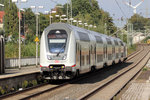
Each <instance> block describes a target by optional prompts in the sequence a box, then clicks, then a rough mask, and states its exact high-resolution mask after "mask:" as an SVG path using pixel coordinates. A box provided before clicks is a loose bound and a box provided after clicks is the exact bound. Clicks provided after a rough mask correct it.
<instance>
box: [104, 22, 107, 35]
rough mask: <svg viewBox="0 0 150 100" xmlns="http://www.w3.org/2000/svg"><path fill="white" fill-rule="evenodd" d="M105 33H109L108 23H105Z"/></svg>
mask: <svg viewBox="0 0 150 100" xmlns="http://www.w3.org/2000/svg"><path fill="white" fill-rule="evenodd" d="M104 27H105V34H106V35H107V23H105V26H104Z"/></svg>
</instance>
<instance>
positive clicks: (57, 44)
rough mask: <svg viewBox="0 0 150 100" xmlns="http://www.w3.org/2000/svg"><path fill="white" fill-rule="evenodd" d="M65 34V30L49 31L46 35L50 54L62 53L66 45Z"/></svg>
mask: <svg viewBox="0 0 150 100" xmlns="http://www.w3.org/2000/svg"><path fill="white" fill-rule="evenodd" d="M67 37H68V35H67V32H66V31H65V30H51V31H50V32H49V33H48V35H47V38H48V47H49V51H50V52H51V53H63V52H64V51H65V47H66V43H67Z"/></svg>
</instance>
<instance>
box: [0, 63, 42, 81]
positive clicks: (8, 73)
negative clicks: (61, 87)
mask: <svg viewBox="0 0 150 100" xmlns="http://www.w3.org/2000/svg"><path fill="white" fill-rule="evenodd" d="M38 72H40V67H39V66H38V67H36V66H28V67H21V69H18V68H14V69H5V74H2V75H0V80H1V79H4V78H11V77H16V76H20V75H27V74H32V73H38Z"/></svg>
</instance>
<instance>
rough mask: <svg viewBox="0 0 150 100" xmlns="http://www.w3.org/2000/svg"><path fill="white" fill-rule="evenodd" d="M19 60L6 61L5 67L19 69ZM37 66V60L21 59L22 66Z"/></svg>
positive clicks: (10, 59)
mask: <svg viewBox="0 0 150 100" xmlns="http://www.w3.org/2000/svg"><path fill="white" fill-rule="evenodd" d="M18 62H19V59H18V58H9V59H5V67H6V68H14V67H18V66H19V65H18ZM39 62H40V59H39V58H38V64H39ZM35 64H36V58H21V66H31V65H35Z"/></svg>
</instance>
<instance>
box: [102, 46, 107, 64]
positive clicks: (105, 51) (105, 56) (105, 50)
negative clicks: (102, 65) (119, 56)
mask: <svg viewBox="0 0 150 100" xmlns="http://www.w3.org/2000/svg"><path fill="white" fill-rule="evenodd" d="M103 51H104V59H105V61H106V59H107V46H106V45H104V50H103Z"/></svg>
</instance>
